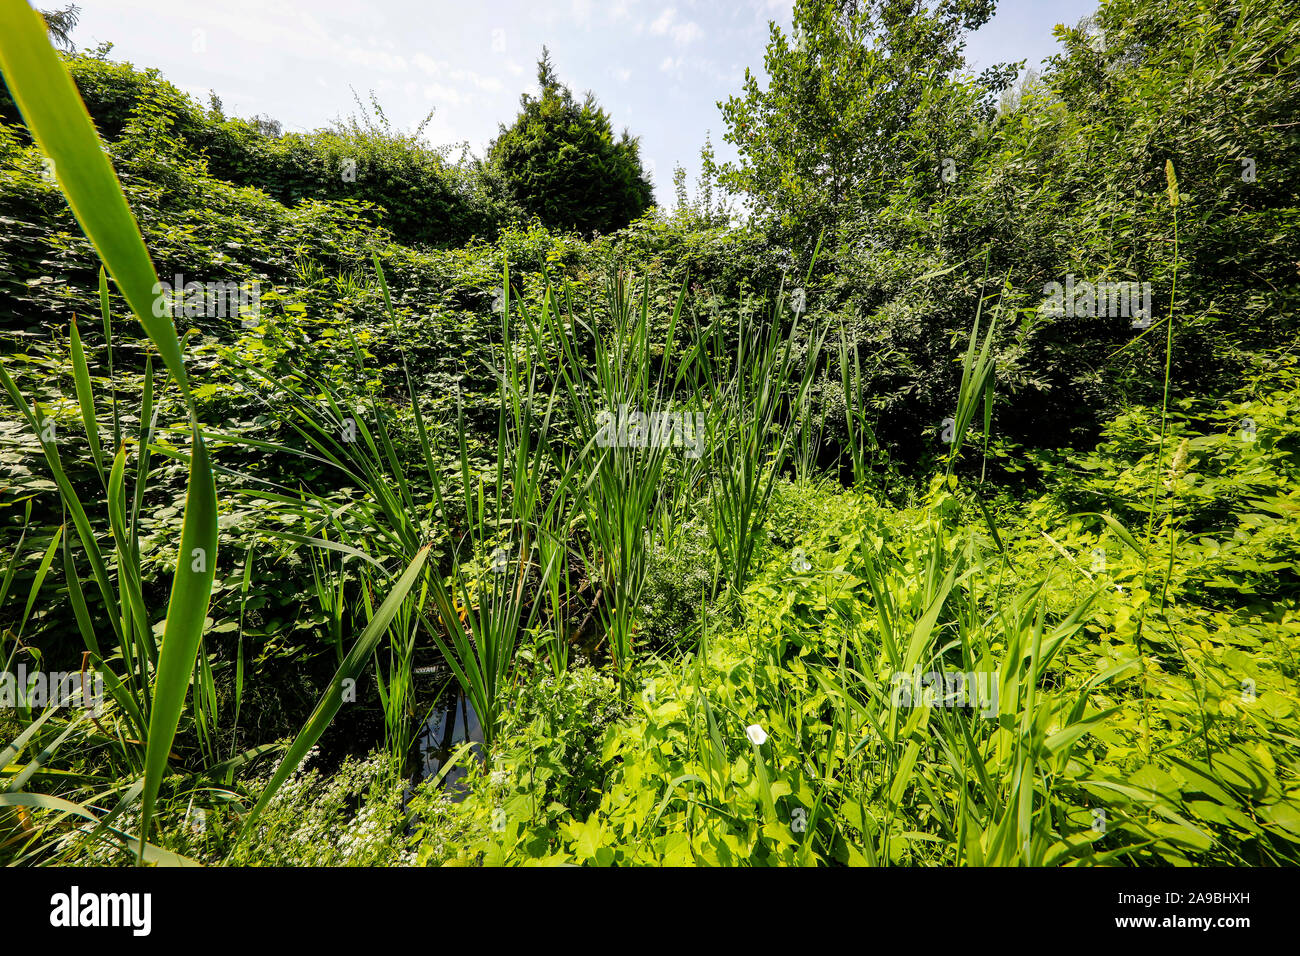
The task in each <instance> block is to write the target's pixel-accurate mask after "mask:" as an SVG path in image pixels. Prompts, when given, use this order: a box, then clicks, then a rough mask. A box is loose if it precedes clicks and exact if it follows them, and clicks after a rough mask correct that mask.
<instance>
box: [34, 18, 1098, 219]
mask: <svg viewBox="0 0 1300 956" xmlns="http://www.w3.org/2000/svg"><path fill="white" fill-rule="evenodd" d="M64 2H65V0H44V2H40V0H38V2H37V6H42V7H45V6H48V7H54V6H62V5H63V4H64ZM75 2H77V4H78V5H79V6H80V7H81V8H82V12H81V20H80V22H79V24H78V25H77V28H76V29H75V30H74V31H73V34H72V38H73V41H74V42H76V43H77V45H78V47H80V48H85V47H93V46H96V45H98V44H99V43H101V42H104V41H109V42H112V43H113V50H112V52H111V53H110V57H111V58H112V59H115V60H128V61H130V62H132V63H134V64H135V65H136V66H137V67H156V68H158V69H159V71H160V72H161V73H162V75H163V76H164V77H166V78H167V79H168V80H170V81H171V82H172V83H174V84H176V85H177V86H178V87H180V88H181V89H183V90H185V91H186V92H188V93H191V94H193V95H194V96H196V97H198V98H199V100H200V101H201V102H203V103H206V102H207V100H208V93H209V91H210V90H211V91H214V92H216V94H217V95H218V96H219V97H220V98H221V101H222V104H223V106H224V108H225V111H226V114H227V115H233V116H244V117H251V116H254V115H261V116H267V117H271V118H274V119H277V120H279V121H280V122H281V124H282V125H283V127H284V129H285V130H298V131H306V130H312V129H317V128H319V127H322V126H326V125H328V124H329V123H330V121H331V120H333V119H335V118H338V117H345V116H347V115H348V114H351V113H354V112H357V107H356V104H355V102H354V100H353V91H354V90H355V91H356V93H357V94H359V95H360V96H361V97H362V99H363V100H365V99H367V98H368V95H369V93H370V91H374V93H375V94H376V96H377V97H378V100H379V103H380V104H381V106H382V107H383V109H384V112H385V113H386V114H387V116H388V118H389V120H390V121H391V122H392V123H393V124H394V125H395V126H398V127H402V128H406V129H409V128H413V127H414V126H415V125H416V124H418V123H419V122H420V121H421V120H422V119H423V118H424V117H425V116H426V115H427V114H428V112H429V111H430V110H433V118H432V119H431V120H430V122H429V123H428V125H427V126H426V127H425V136H426V137H427V138H428V139H429V140H430V142H432V143H434V144H437V145H443V144H449V143H461V142H467V143H468V144H469V146H470V149H471V151H472V152H474V153H475V154H476V155H480V156H481V155H483V153H484V152H485V150H486V148H487V145H488V143H489V141H490V140H491V139H492V138H493V137H494V136H495V135H496V134H497V132H498V129H499V125H500V124H502V123H507V124H508V123H509V122H511V121H512V120H513V119H514V117H515V116H516V114H517V113H518V110H519V98H520V95H521V94H522V93H525V92H535V91H536V89H537V66H536V63H537V59H538V57H539V56H540V55H541V48H542V45H543V44H545V45H546V46H547V47H548V48H549V49H550V52H551V59H552V62H553V63H554V65H555V69H556V72H557V74H558V76H559V78H560V80H561V81H562V82H564V83H567V84H568V85H569V86H570V87H571V88H572V89H573V90H574V92H575V93H576V94H582V93H585V92H587V91H588V90H590V91H592V92H594V93H595V94H596V98H597V100H598V101H599V102H600V104H601V106H603V107H604V108H605V109H606V110H607V111H608V112H609V114H610V118H611V121H612V122H613V124H614V128H615V131H616V133H617V132H620V131H621V130H622V129H623V128H624V127H626V128H627V129H629V130H630V131H631V133H632V135H634V136H639V137H640V140H641V156H642V161H643V163H644V164H645V165H646V167H647V168H648V170H649V171H650V173H651V175H652V178H653V180H654V183H655V187H656V197H657V199H658V200H659V201H660V202H661V203H664V204H666V205H670V206H671V205H672V203H673V195H672V172H673V167H674V166H675V165H676V164H678V163H680V164H681V165H683V166H684V167H685V168H686V170H687V178H688V183H689V184H690V185H691V186H692V187H693V186H694V183H695V179H696V176H697V175H698V173H699V152H700V147H701V146H702V145H703V143H704V139H705V135H706V134H710V133H711V136H712V140H713V144H714V148H715V150H716V152H717V156H718V159H719V160H724V159H731V158H734V156H735V152H734V150H733V149H732V147H730V145H729V144H726V143H724V142H723V139H722V136H723V132H724V125H723V122H722V115H721V112H720V110H719V109H718V102H719V101H721V100H725V99H726V98H727V97H728V96H730V95H732V94H736V93H739V92H740V89H741V83H742V81H743V79H744V75H745V68H746V67H747V66H748V67H750V68H751V69H752V70H754V71H755V73H757V74H758V75H759V76H760V77H763V76H764V74H763V73H762V67H763V52H764V50H765V48H766V45H767V38H768V22H769V21H771V20H775V21H776V22H777V24H778V25H780V26H781V28H782V29H783V30H785V31H787V32H788V31H789V27H790V19H791V17H790V12H791V8H792V2H791V0H603V2H600V0H507V2H502V0H457V2H446V0H427V2H423V3H422V2H419V0H367V2H359V0H198V2H196V0H75ZM1095 7H1096V0H1001V2H999V4H998V12H997V14H996V16H995V17H994V18H993V19H992V20H991V21H990V22H989V23H987V24H985V25H984V27H982V28H981V29H980V30H979V31H978V32H976V33H975V34H973V35H972V36H970V37H969V38H968V41H967V48H966V55H967V59H968V62H969V65H970V66H971V68H972V69H974V70H976V71H978V70H980V69H983V68H984V67H987V66H989V65H991V64H993V63H998V62H1003V61H1011V60H1021V59H1024V60H1028V66H1031V67H1032V66H1035V65H1037V64H1038V63H1039V61H1041V60H1042V59H1043V58H1045V57H1047V56H1050V55H1051V54H1052V53H1054V52H1056V41H1055V39H1054V38H1053V36H1052V27H1053V26H1054V25H1055V24H1057V23H1069V24H1073V23H1075V22H1077V21H1078V20H1079V19H1080V18H1081V17H1084V16H1087V15H1089V14H1090V13H1092V12H1093V10H1094V9H1095ZM692 191H693V188H692Z"/></svg>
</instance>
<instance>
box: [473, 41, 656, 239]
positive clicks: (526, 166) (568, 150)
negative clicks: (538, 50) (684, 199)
mask: <svg viewBox="0 0 1300 956" xmlns="http://www.w3.org/2000/svg"><path fill="white" fill-rule="evenodd" d="M537 84H538V86H539V87H540V88H541V95H540V96H536V97H535V96H530V95H529V94H527V93H525V94H524V95H523V97H522V98H521V100H520V105H521V107H522V108H521V110H520V113H519V116H518V117H517V118H516V119H515V121H514V123H513V124H512V125H511V126H510V127H509V128H507V127H505V126H502V127H501V132H500V134H499V135H498V136H497V138H496V140H494V141H493V143H492V146H491V148H490V150H489V153H488V162H489V164H490V165H491V167H492V168H493V169H494V170H495V171H496V172H497V173H498V174H499V175H500V176H501V179H502V180H503V182H504V183H505V185H506V187H507V189H508V190H509V192H510V195H511V196H512V197H513V198H514V200H515V202H517V203H518V204H519V205H520V206H521V207H523V209H524V211H525V212H526V213H527V214H528V215H530V216H536V217H537V218H539V219H540V220H541V221H542V223H543V224H544V225H546V226H547V227H548V228H551V229H560V230H570V229H571V230H576V231H578V232H581V233H588V234H589V233H593V232H597V233H610V232H614V231H615V230H618V229H621V228H623V227H624V226H626V225H627V224H628V223H629V222H631V221H632V220H634V219H636V218H638V217H639V216H641V214H642V213H644V212H645V211H646V210H647V209H649V208H650V206H651V204H652V203H653V201H654V195H653V192H652V184H651V183H650V181H649V179H648V178H647V176H646V174H645V172H644V171H643V170H642V168H641V158H640V151H639V147H638V144H637V140H636V139H635V138H633V137H632V136H630V135H628V132H627V130H624V131H623V135H622V137H621V138H619V139H617V140H616V139H615V138H614V132H613V129H612V128H611V126H610V122H609V115H608V114H607V113H606V112H605V111H604V110H603V109H601V108H600V106H598V105H597V103H596V99H595V97H594V96H593V95H592V94H590V93H588V94H587V96H586V98H585V99H584V100H583V101H582V102H581V103H579V102H578V101H577V100H576V99H575V98H574V96H573V92H572V91H571V90H570V89H569V88H568V87H567V86H565V85H563V84H561V83H560V81H559V80H558V79H557V78H556V76H555V71H554V69H553V68H552V67H551V61H550V56H549V54H548V53H547V52H546V50H545V49H543V51H542V59H541V60H539V61H538V64H537Z"/></svg>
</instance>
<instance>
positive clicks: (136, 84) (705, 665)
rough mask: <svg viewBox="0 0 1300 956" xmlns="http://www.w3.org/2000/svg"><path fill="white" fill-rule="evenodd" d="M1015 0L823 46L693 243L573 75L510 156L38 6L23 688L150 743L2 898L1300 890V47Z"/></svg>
mask: <svg viewBox="0 0 1300 956" xmlns="http://www.w3.org/2000/svg"><path fill="white" fill-rule="evenodd" d="M992 7H993V4H992V2H991V0H940V2H938V3H936V4H930V5H927V6H924V7H923V6H922V5H920V4H916V3H912V2H898V0H875V2H870V3H856V2H833V0H819V2H818V0H799V2H797V3H796V6H795V24H796V27H797V31H796V33H795V34H794V35H793V36H787V35H785V34H783V32H782V31H781V30H780V29H779V28H777V27H776V26H775V25H773V26H772V28H771V36H770V41H769V45H768V49H767V56H766V62H765V66H766V72H767V75H768V77H769V79H768V81H767V85H766V87H764V86H763V85H762V84H761V83H760V81H759V80H758V78H756V77H750V78H747V80H746V82H745V84H744V86H743V89H742V90H741V91H740V92H739V94H738V95H737V96H736V97H733V98H732V99H731V100H730V101H728V102H727V103H726V104H723V114H724V117H725V119H726V122H727V131H726V137H727V139H728V140H729V141H730V142H732V143H734V144H735V145H736V146H737V148H738V150H739V155H740V160H739V162H738V163H736V164H732V165H726V164H724V165H721V166H719V165H717V164H715V163H714V162H713V158H712V152H711V150H709V149H708V148H707V147H706V149H705V151H704V160H705V161H704V176H703V180H702V181H701V183H700V184H699V189H697V191H696V197H695V199H694V200H691V199H690V198H689V197H687V196H686V193H685V190H684V188H682V186H683V182H682V180H683V176H684V174H682V173H680V171H679V173H678V175H677V177H676V181H677V185H678V187H679V189H678V197H679V203H678V205H677V208H676V209H675V211H673V212H671V213H669V212H667V211H665V210H662V209H658V208H653V207H651V208H647V206H648V202H649V198H650V192H649V183H648V182H647V181H646V179H645V177H644V175H643V173H642V171H641V167H640V162H639V159H638V158H637V148H636V142H635V140H634V139H633V138H631V137H630V136H628V135H627V134H625V135H624V136H623V138H622V140H620V141H617V142H616V141H615V140H614V138H613V135H612V132H611V128H610V123H609V119H608V117H607V116H606V115H605V113H604V112H603V111H601V110H600V109H599V108H598V107H597V106H596V105H595V102H594V99H593V98H591V97H588V98H587V100H586V101H585V102H583V103H579V102H577V101H576V100H574V98H573V96H572V94H571V93H570V92H569V91H568V90H567V88H565V87H563V86H562V85H561V84H560V83H559V82H558V80H556V79H555V76H554V72H553V70H552V68H551V66H550V64H549V61H548V60H547V59H545V58H544V60H543V63H542V64H541V65H540V67H539V70H540V79H541V84H540V85H541V87H542V95H541V97H540V98H531V97H525V99H524V102H523V108H522V113H521V115H520V116H519V118H518V119H517V120H516V121H515V123H514V124H513V125H512V126H510V127H509V128H507V127H505V126H503V127H502V132H501V135H500V137H499V138H498V140H497V141H496V143H495V144H494V146H493V148H492V150H491V153H490V155H489V156H488V157H487V158H486V159H485V160H484V161H478V160H475V159H473V158H472V157H469V156H468V154H466V153H462V155H461V156H460V158H459V159H458V160H456V161H454V162H453V161H452V160H451V158H450V157H451V156H452V155H453V153H454V150H449V149H443V150H438V149H432V148H430V147H429V146H427V145H426V144H425V143H424V141H423V139H422V138H421V137H419V136H418V135H414V136H408V135H401V134H397V133H395V132H394V131H393V130H392V129H391V128H390V127H389V126H388V124H387V122H386V121H385V119H384V117H383V112H382V110H381V109H380V108H379V106H378V104H377V103H374V102H372V103H371V104H370V106H369V108H368V110H367V111H366V112H365V114H364V115H363V116H362V117H361V118H356V119H353V120H352V121H350V122H348V123H343V124H339V125H338V126H337V127H336V128H334V129H331V130H325V131H320V132H317V133H313V134H307V135H296V134H281V133H279V132H278V130H277V129H276V128H275V124H274V123H271V122H269V121H266V120H256V121H246V120H238V119H232V118H227V117H226V116H224V114H223V112H222V110H221V108H220V104H219V102H218V101H216V100H215V98H214V102H213V103H212V104H210V105H209V106H208V107H206V108H204V107H202V106H200V105H198V104H196V103H195V102H194V101H193V100H191V99H190V98H188V97H187V96H185V95H184V94H182V93H181V92H180V91H178V90H177V89H176V88H175V87H173V86H172V85H171V84H169V83H167V82H166V81H165V80H163V79H162V78H161V77H159V76H158V75H157V74H156V73H153V72H150V71H139V70H136V69H135V68H134V67H132V66H130V65H129V64H123V63H117V62H114V61H112V60H111V59H109V56H108V54H109V52H110V51H109V50H108V48H101V49H99V50H96V51H92V52H89V53H58V54H56V53H55V52H54V50H53V49H52V48H51V47H50V46H49V44H48V43H46V42H45V41H44V40H43V35H44V34H45V32H46V26H45V24H44V23H42V22H41V21H40V20H38V19H37V18H36V17H35V16H34V15H33V14H32V13H31V11H30V10H29V9H28V8H27V6H26V5H25V4H24V3H22V2H20V0H3V3H0V24H2V25H3V29H0V68H2V69H3V72H4V76H5V79H6V82H7V84H8V89H9V98H6V99H5V100H4V101H3V102H0V114H3V115H2V117H0V118H2V119H3V125H2V126H0V209H2V211H0V218H2V220H3V223H4V230H3V233H2V234H0V267H2V269H0V272H2V276H3V277H2V278H0V282H3V287H2V289H0V297H2V301H3V303H4V313H3V316H2V318H0V343H2V344H3V353H2V354H0V358H2V359H3V364H0V384H2V385H3V388H4V393H5V394H4V396H3V399H4V401H5V403H6V404H5V405H4V406H3V407H4V408H5V412H4V413H3V414H2V415H0V463H2V465H3V469H2V470H0V660H3V662H4V664H5V667H4V669H5V671H7V672H12V673H17V672H18V668H19V667H20V666H21V667H23V668H24V671H23V673H26V674H31V673H34V672H36V671H42V672H67V673H73V674H81V673H91V672H93V673H95V674H98V675H101V677H102V679H103V685H104V703H103V706H102V708H101V709H99V710H96V711H94V712H86V711H85V710H83V709H82V708H81V707H79V706H76V705H75V703H74V706H65V707H58V706H52V705H50V704H49V702H48V701H41V702H40V703H33V702H31V701H30V700H29V701H26V702H24V701H21V700H19V701H15V702H14V703H13V705H11V704H10V703H8V702H6V703H5V704H4V705H3V707H2V708H0V745H4V756H3V759H0V771H2V772H3V774H4V781H3V783H0V787H2V788H3V790H4V792H3V793H0V857H3V858H4V859H5V860H7V861H11V862H19V863H27V864H50V863H86V862H101V863H110V864H129V863H131V862H134V861H135V860H136V859H137V858H143V859H144V860H146V861H148V862H157V863H175V862H184V861H186V860H197V861H200V862H203V863H209V864H223V863H224V864H326V865H330V864H390V863H419V864H441V863H471V864H472V863H490V864H493V863H525V862H536V861H541V862H548V863H559V862H573V863H590V864H597V865H610V864H637V863H660V864H691V863H709V864H738V863H746V864H760V865H767V864H814V863H839V864H862V863H867V864H947V865H954V864H962V865H967V864H969V865H985V864H1028V865H1064V864H1112V863H1120V864H1176V865H1185V864H1189V863H1190V864H1243V863H1245V864H1275V863H1295V862H1298V861H1300V780H1298V778H1297V774H1298V773H1300V745H1298V744H1297V738H1298V737H1300V685H1298V684H1297V681H1298V680H1300V664H1298V663H1297V654H1300V603H1298V601H1300V574H1298V572H1297V569H1298V568H1300V521H1297V517H1298V516H1300V460H1298V459H1297V454H1300V418H1298V416H1297V413H1298V412H1300V361H1298V360H1297V356H1296V354H1295V345H1296V342H1297V333H1298V332H1300V329H1298V327H1297V310H1296V298H1295V297H1296V290H1297V288H1300V276H1297V274H1296V270H1297V268H1298V267H1297V263H1300V232H1298V231H1297V210H1298V209H1300V202H1298V201H1297V187H1296V183H1297V182H1300V139H1298V137H1300V133H1298V132H1297V125H1296V120H1295V117H1296V115H1297V108H1296V107H1297V99H1300V77H1297V71H1298V70H1300V16H1298V14H1300V4H1296V3H1294V2H1286V3H1280V4H1279V3H1271V4H1266V3H1263V2H1259V0H1210V2H1196V0H1160V2H1155V0H1103V2H1102V4H1101V6H1100V8H1099V9H1098V11H1097V14H1096V16H1095V17H1094V18H1092V20H1091V21H1089V22H1085V23H1082V24H1079V25H1077V26H1074V27H1068V28H1065V27H1063V28H1061V29H1060V30H1059V39H1060V42H1061V46H1060V53H1059V55H1058V56H1056V57H1055V59H1054V60H1053V61H1052V63H1051V64H1050V67H1049V68H1048V69H1047V70H1046V71H1045V72H1044V73H1043V75H1041V76H1034V75H1027V76H1024V77H1020V78H1018V76H1017V66H1016V65H1011V66H999V67H995V68H993V69H991V70H988V71H986V72H985V73H984V74H982V75H981V76H978V77H972V76H970V75H968V74H965V73H963V72H961V71H960V66H961V64H962V56H961V52H962V47H961V37H962V35H963V33H964V32H965V31H967V30H969V29H972V28H974V27H976V26H978V25H979V24H981V23H983V22H985V21H986V20H987V18H988V17H989V16H990V14H991V12H992ZM73 23H74V24H75V18H74V20H73ZM74 84H75V86H74ZM77 91H79V92H80V95H81V99H82V101H84V103H85V111H82V109H81V107H80V105H79V104H78V102H77V97H76V95H75V94H76V92H77ZM86 112H88V116H87V115H86ZM366 117H369V118H366ZM91 120H93V124H94V125H93V127H92V125H91V122H90V121H91ZM96 131H97V132H98V136H99V137H100V139H99V140H96V138H95V137H96ZM349 163H355V166H354V167H349V165H348V164H349ZM346 169H351V170H352V171H353V172H355V174H356V175H355V177H353V178H349V177H347V176H344V175H342V174H341V171H343V170H346ZM114 173H115V174H116V178H114ZM119 184H120V185H119ZM715 197H716V201H715ZM736 202H739V203H740V204H741V208H740V209H739V210H737V209H736V208H735V205H734V204H735V203H736ZM128 210H129V211H128ZM737 211H739V212H741V213H743V215H742V216H737V215H735V213H736V212H737ZM132 216H133V217H134V223H133V222H132V219H131V217H132ZM136 224H138V233H137V230H136ZM146 250H147V251H146ZM101 263H102V266H103V268H101ZM176 276H180V277H181V278H180V279H179V280H176V279H175V277H176ZM1067 277H1069V282H1070V285H1071V287H1074V285H1075V282H1076V280H1077V283H1079V284H1080V287H1082V284H1083V283H1085V282H1086V283H1089V284H1090V285H1089V292H1088V298H1087V304H1083V303H1082V302H1081V301H1080V300H1075V299H1071V308H1070V309H1065V310H1063V309H1061V308H1059V307H1058V308H1054V307H1052V306H1051V305H1050V304H1049V300H1050V294H1049V293H1048V288H1049V286H1050V283H1052V282H1057V283H1062V284H1063V283H1066V281H1067ZM158 279H161V280H162V283H165V284H166V285H159V284H156V283H157V280H158ZM191 280H193V281H198V282H201V283H217V282H220V283H233V284H235V285H236V286H239V287H241V288H251V287H252V284H254V283H256V289H257V294H256V296H255V297H254V298H252V299H248V298H243V299H239V300H238V301H237V302H236V304H235V305H234V306H233V307H232V308H220V309H215V310H214V309H212V308H211V307H209V304H207V303H201V304H200V305H199V306H198V307H194V306H195V302H194V299H193V297H192V296H189V295H188V294H187V293H186V283H187V282H189V281H191ZM1117 282H1133V283H1137V284H1139V285H1140V284H1142V283H1149V284H1150V285H1149V288H1150V290H1151V291H1150V300H1149V303H1147V305H1146V308H1145V311H1143V310H1142V309H1141V308H1139V309H1138V310H1137V311H1135V312H1133V313H1132V314H1129V313H1128V312H1121V313H1119V314H1116V313H1115V311H1114V310H1111V309H1106V308H1098V307H1096V305H1097V300H1098V299H1099V298H1101V296H1102V291H1101V285H1102V284H1103V283H1117ZM173 286H175V288H174V289H173V288H172V287H173ZM159 289H163V290H164V292H163V293H162V294H160V292H159ZM169 289H170V290H171V291H173V292H175V293H176V295H175V303H174V307H173V308H164V309H161V310H159V309H156V308H155V305H156V303H158V302H159V301H164V302H166V290H169ZM1094 293H1095V296H1094ZM168 304H169V305H170V304H172V303H168ZM1076 306H1077V308H1076ZM178 333H179V334H178ZM933 675H939V677H938V679H937V681H936V679H935V678H934V676H933ZM954 678H955V680H954ZM452 699H457V700H463V701H464V703H463V704H461V705H460V707H461V709H462V712H463V713H469V711H470V709H471V708H472V714H473V716H474V717H475V718H476V719H477V722H478V724H479V725H480V726H481V731H482V733H481V738H482V739H481V743H479V744H478V745H472V744H470V743H462V742H461V741H460V740H453V741H451V743H452V744H453V746H452V747H451V749H450V751H448V750H445V749H442V750H439V749H438V748H428V747H426V746H424V745H423V744H422V739H421V738H422V737H423V736H425V728H426V726H427V725H428V723H429V720H430V715H431V714H435V713H439V712H442V711H445V710H446V706H447V703H448V701H449V700H452ZM435 750H436V751H437V763H436V765H433V766H432V772H429V773H427V774H426V773H424V771H425V770H427V769H430V767H431V765H430V763H429V759H430V758H431V756H432V755H433V753H434V751H435ZM453 775H458V776H459V779H457V780H456V781H455V783H454V785H446V784H447V781H448V780H449V779H450V777H452V776H453Z"/></svg>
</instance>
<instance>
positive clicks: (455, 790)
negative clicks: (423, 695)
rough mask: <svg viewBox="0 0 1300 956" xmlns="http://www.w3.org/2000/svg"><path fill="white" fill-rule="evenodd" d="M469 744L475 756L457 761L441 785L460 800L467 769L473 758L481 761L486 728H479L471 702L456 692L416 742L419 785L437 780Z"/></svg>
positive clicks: (429, 722)
mask: <svg viewBox="0 0 1300 956" xmlns="http://www.w3.org/2000/svg"><path fill="white" fill-rule="evenodd" d="M467 740H468V741H472V742H473V743H474V745H475V746H474V748H473V752H472V753H471V754H467V755H466V756H464V757H462V758H461V759H460V760H459V761H457V763H456V766H454V767H452V769H451V770H450V771H448V773H447V776H446V777H444V778H443V781H442V786H443V788H444V789H446V790H447V791H448V792H449V793H451V794H452V795H453V799H457V800H459V799H463V798H464V796H465V791H464V787H463V786H461V785H460V780H461V779H462V778H463V777H464V776H465V767H466V766H467V765H468V762H469V761H470V760H472V759H474V757H476V756H477V757H479V758H481V757H482V754H483V747H482V744H483V728H482V727H481V726H480V725H479V721H478V714H476V713H475V712H474V706H473V705H472V704H471V703H470V702H469V699H468V698H466V697H465V695H464V694H461V693H460V692H459V691H456V692H455V693H453V694H451V695H450V696H449V699H448V701H447V703H446V705H445V706H443V707H440V708H439V709H438V710H436V711H434V712H433V714H431V715H430V716H429V720H428V723H426V724H425V725H424V729H423V730H422V731H421V732H420V736H419V738H418V739H417V746H418V750H419V759H418V761H417V766H416V779H417V781H418V780H429V779H431V778H433V777H435V776H437V774H438V771H439V770H441V769H442V767H443V765H444V763H445V762H446V761H447V760H448V759H449V758H450V757H451V755H452V754H453V753H454V752H455V751H456V749H457V748H458V747H459V746H460V745H461V744H463V743H464V742H465V741H467Z"/></svg>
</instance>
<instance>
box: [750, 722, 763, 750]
mask: <svg viewBox="0 0 1300 956" xmlns="http://www.w3.org/2000/svg"><path fill="white" fill-rule="evenodd" d="M745 736H746V737H748V738H749V741H750V743H752V744H753V745H754V746H755V747H761V746H763V744H765V743H767V731H765V730H764V729H763V728H762V727H760V726H758V724H750V725H749V726H748V727H746V728H745Z"/></svg>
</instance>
